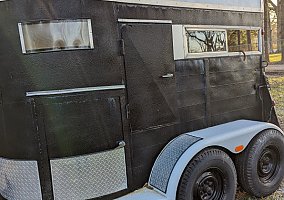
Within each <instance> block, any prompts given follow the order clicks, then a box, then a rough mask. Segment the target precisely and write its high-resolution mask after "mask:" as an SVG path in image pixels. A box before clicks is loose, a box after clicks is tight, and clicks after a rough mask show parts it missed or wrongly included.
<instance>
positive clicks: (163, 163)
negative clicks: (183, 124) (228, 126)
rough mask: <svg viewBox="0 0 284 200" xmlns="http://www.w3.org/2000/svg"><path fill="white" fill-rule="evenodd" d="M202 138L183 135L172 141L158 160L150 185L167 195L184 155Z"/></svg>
mask: <svg viewBox="0 0 284 200" xmlns="http://www.w3.org/2000/svg"><path fill="white" fill-rule="evenodd" d="M199 140H201V138H197V137H193V136H190V135H186V134H184V135H181V136H179V137H177V138H176V139H175V140H173V141H171V142H170V143H169V144H168V145H167V146H166V147H165V148H164V150H163V151H162V153H161V154H160V155H159V157H158V158H157V160H156V162H155V164H154V166H153V169H152V172H151V176H150V181H149V183H150V185H152V186H153V187H155V188H157V189H158V190H160V191H162V192H164V193H166V191H167V186H168V182H169V179H170V176H171V173H172V171H173V169H174V167H175V165H176V163H177V161H178V159H179V158H180V157H181V156H182V154H183V153H184V152H185V151H186V150H187V149H188V148H189V147H190V146H191V145H193V144H194V143H196V142H197V141H199Z"/></svg>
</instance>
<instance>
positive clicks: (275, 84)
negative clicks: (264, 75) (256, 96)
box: [269, 76, 284, 128]
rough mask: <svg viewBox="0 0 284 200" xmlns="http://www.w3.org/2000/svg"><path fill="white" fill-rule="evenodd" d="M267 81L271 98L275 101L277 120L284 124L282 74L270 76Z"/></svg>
mask: <svg viewBox="0 0 284 200" xmlns="http://www.w3.org/2000/svg"><path fill="white" fill-rule="evenodd" d="M269 82H270V86H271V95H272V98H273V99H274V100H275V102H276V112H277V115H278V118H279V121H280V123H281V124H282V125H284V76H271V77H270V78H269ZM283 128H284V127H283Z"/></svg>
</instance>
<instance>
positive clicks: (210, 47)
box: [186, 29, 227, 53]
mask: <svg viewBox="0 0 284 200" xmlns="http://www.w3.org/2000/svg"><path fill="white" fill-rule="evenodd" d="M186 36H187V43H188V44H187V45H188V53H203V52H222V51H226V45H227V44H226V42H227V41H226V31H217V30H204V31H203V30H189V29H186Z"/></svg>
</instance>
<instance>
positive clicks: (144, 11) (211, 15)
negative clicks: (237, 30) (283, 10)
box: [117, 4, 262, 27]
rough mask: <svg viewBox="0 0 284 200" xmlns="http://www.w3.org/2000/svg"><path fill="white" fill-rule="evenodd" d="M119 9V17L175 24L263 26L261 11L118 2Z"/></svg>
mask: <svg viewBox="0 0 284 200" xmlns="http://www.w3.org/2000/svg"><path fill="white" fill-rule="evenodd" d="M117 9H118V17H119V18H127V19H129V18H130V19H160V20H165V19H166V20H169V19H170V20H173V23H175V24H190V25H201V24H205V25H206V24H208V25H229V26H256V27H262V23H261V19H262V14H261V13H248V12H235V11H220V10H204V9H191V8H172V7H162V6H144V5H143V6H141V5H126V4H118V6H117ZM256 19H259V20H256Z"/></svg>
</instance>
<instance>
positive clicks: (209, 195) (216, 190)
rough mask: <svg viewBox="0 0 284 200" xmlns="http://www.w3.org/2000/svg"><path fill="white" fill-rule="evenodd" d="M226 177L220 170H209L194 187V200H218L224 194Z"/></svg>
mask: <svg viewBox="0 0 284 200" xmlns="http://www.w3.org/2000/svg"><path fill="white" fill-rule="evenodd" d="M223 184H224V175H223V173H222V172H221V171H220V170H218V169H209V170H207V171H205V172H204V173H203V174H201V176H200V177H199V178H198V179H197V181H196V183H195V186H194V197H195V198H194V199H198V200H218V199H221V197H222V196H223V194H224V188H223Z"/></svg>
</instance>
